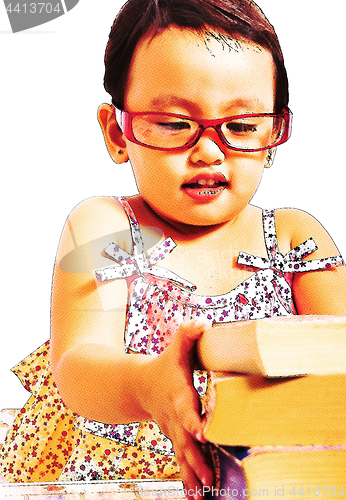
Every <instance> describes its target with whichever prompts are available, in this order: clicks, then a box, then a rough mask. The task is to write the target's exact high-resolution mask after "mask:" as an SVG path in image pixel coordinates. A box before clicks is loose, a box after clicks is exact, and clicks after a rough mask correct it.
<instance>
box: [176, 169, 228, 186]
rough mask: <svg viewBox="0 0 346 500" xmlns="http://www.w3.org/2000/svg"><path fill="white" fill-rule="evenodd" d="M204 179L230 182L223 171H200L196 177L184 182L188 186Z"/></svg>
mask: <svg viewBox="0 0 346 500" xmlns="http://www.w3.org/2000/svg"><path fill="white" fill-rule="evenodd" d="M202 179H205V180H207V181H210V180H212V181H214V182H222V183H225V184H228V181H227V179H226V177H225V176H224V175H223V174H221V172H204V173H200V174H198V175H195V176H194V177H192V178H191V179H189V180H188V181H186V182H184V184H183V186H186V185H187V184H195V183H197V182H198V181H200V180H202Z"/></svg>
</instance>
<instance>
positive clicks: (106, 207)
mask: <svg viewBox="0 0 346 500" xmlns="http://www.w3.org/2000/svg"><path fill="white" fill-rule="evenodd" d="M68 223H69V224H70V229H71V226H72V230H73V231H77V230H78V231H81V233H80V235H79V240H80V242H79V244H83V243H86V241H89V240H90V238H91V237H92V238H98V237H101V236H104V235H105V234H111V233H113V232H114V231H118V230H124V229H128V228H129V220H128V217H127V215H126V213H125V211H124V208H123V206H122V204H121V203H120V201H119V200H118V199H117V198H114V197H111V196H102V197H92V198H87V199H86V200H84V201H82V202H81V203H79V204H78V205H77V206H76V207H75V208H74V209H73V210H72V212H71V213H70V215H69V217H68Z"/></svg>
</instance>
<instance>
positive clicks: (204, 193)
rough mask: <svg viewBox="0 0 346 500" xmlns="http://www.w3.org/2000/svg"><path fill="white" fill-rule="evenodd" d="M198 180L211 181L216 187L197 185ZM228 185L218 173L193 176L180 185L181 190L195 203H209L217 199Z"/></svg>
mask: <svg viewBox="0 0 346 500" xmlns="http://www.w3.org/2000/svg"><path fill="white" fill-rule="evenodd" d="M199 180H206V181H213V182H214V183H216V185H215V186H208V185H198V181H199ZM228 185H229V183H228V181H227V179H226V178H225V176H224V175H223V174H221V173H220V172H205V173H200V174H198V175H195V176H194V177H192V178H191V179H189V180H188V182H185V183H184V184H182V190H183V191H184V193H186V194H187V195H188V196H189V197H190V198H192V199H193V200H195V201H198V202H200V203H209V202H210V201H213V200H215V199H216V198H218V197H219V196H220V195H221V193H222V192H223V191H224V190H225V189H226V188H227V187H228Z"/></svg>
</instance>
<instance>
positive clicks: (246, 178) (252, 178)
mask: <svg viewBox="0 0 346 500" xmlns="http://www.w3.org/2000/svg"><path fill="white" fill-rule="evenodd" d="M254 155H255V156H254ZM266 155H267V152H266V151H259V152H258V153H253V154H251V156H250V155H249V156H247V157H244V158H242V159H239V164H238V168H237V172H238V174H239V175H238V176H236V179H238V181H239V188H240V189H242V190H244V191H246V190H248V189H253V188H257V187H258V184H259V183H260V181H261V178H262V174H263V170H264V165H265V161H266Z"/></svg>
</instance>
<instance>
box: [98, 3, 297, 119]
mask: <svg viewBox="0 0 346 500" xmlns="http://www.w3.org/2000/svg"><path fill="white" fill-rule="evenodd" d="M172 25H175V26H178V27H180V28H188V29H192V30H195V31H197V32H200V33H203V32H205V31H206V30H207V31H208V29H209V31H210V28H212V29H213V30H216V31H218V30H219V31H222V32H225V33H227V34H228V35H231V36H235V37H237V36H238V37H240V38H243V39H245V40H249V41H251V42H253V43H256V44H258V45H260V46H261V47H264V48H265V49H267V50H269V51H270V53H271V54H272V57H273V60H274V66H275V72H276V74H275V80H276V96H275V111H276V112H278V113H279V112H281V111H282V109H283V107H284V106H287V105H288V80H287V73H286V68H285V64H284V59H283V55H282V52H281V48H280V44H279V41H278V38H277V36H276V33H275V30H274V28H273V26H272V25H271V24H270V23H269V21H268V19H267V18H266V17H265V15H264V14H263V12H262V11H261V9H260V8H259V7H258V6H257V5H256V4H255V3H254V2H253V1H252V0H129V1H128V2H127V3H126V4H125V5H124V6H123V8H122V10H121V11H120V13H119V14H118V16H117V18H116V19H115V22H114V24H113V26H112V29H111V32H110V35H109V41H108V45H107V49H106V55H105V66H106V71H105V77H104V86H105V89H106V91H107V92H108V93H109V94H110V95H111V96H112V103H113V104H114V105H115V106H116V107H117V108H119V109H123V108H124V98H125V88H126V82H127V75H128V71H129V67H130V64H131V60H132V56H133V53H134V50H135V48H136V46H137V44H138V42H139V40H140V39H141V38H143V37H144V36H145V35H147V34H149V33H150V34H152V35H153V36H155V35H156V34H158V33H160V32H162V31H163V30H164V29H166V28H167V27H168V26H172Z"/></svg>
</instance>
